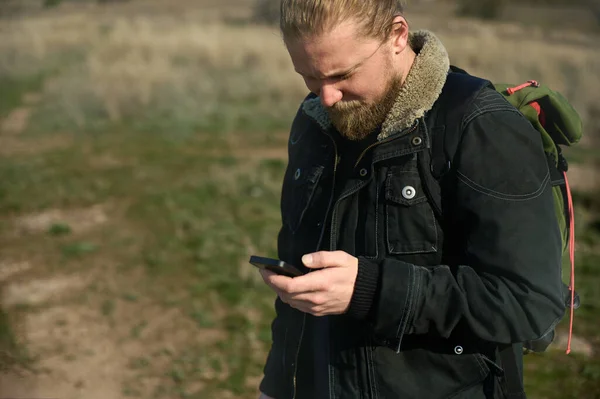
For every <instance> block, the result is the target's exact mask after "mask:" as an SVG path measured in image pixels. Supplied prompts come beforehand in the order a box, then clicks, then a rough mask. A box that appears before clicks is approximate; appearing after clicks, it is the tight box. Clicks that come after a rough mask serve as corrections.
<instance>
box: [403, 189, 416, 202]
mask: <svg viewBox="0 0 600 399" xmlns="http://www.w3.org/2000/svg"><path fill="white" fill-rule="evenodd" d="M415 195H417V190H415V188H414V187H413V186H406V187H404V188H403V189H402V196H403V197H404V198H406V199H413V198H415Z"/></svg>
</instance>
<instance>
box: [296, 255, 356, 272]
mask: <svg viewBox="0 0 600 399" xmlns="http://www.w3.org/2000/svg"><path fill="white" fill-rule="evenodd" d="M346 256H347V254H346V253H345V252H342V251H334V252H328V251H320V252H314V253H310V254H306V255H304V256H303V257H302V263H304V266H306V267H308V268H311V269H319V268H324V267H339V266H344V265H345V264H346V262H345V260H346V258H345V257H346Z"/></svg>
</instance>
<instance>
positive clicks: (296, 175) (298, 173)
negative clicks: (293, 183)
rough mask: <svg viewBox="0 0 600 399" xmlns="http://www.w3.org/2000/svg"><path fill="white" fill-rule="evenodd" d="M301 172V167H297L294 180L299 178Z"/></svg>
mask: <svg viewBox="0 0 600 399" xmlns="http://www.w3.org/2000/svg"><path fill="white" fill-rule="evenodd" d="M301 174H302V172H301V171H300V168H298V169H296V173H294V180H298V179H299V178H300V175H301Z"/></svg>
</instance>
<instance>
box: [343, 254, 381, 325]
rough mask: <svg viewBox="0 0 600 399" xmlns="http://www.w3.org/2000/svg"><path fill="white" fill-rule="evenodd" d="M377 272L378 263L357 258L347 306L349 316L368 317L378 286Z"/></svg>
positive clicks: (361, 318) (363, 318)
mask: <svg viewBox="0 0 600 399" xmlns="http://www.w3.org/2000/svg"><path fill="white" fill-rule="evenodd" d="M379 274H380V273H379V265H377V264H376V263H371V262H368V261H367V260H365V259H362V258H358V275H357V276H356V282H355V284H354V293H353V294H352V299H351V300H350V307H349V308H348V315H349V316H351V317H353V318H355V319H358V320H365V319H367V318H369V316H370V315H371V311H372V309H373V303H374V302H375V296H376V295H377V290H378V287H379Z"/></svg>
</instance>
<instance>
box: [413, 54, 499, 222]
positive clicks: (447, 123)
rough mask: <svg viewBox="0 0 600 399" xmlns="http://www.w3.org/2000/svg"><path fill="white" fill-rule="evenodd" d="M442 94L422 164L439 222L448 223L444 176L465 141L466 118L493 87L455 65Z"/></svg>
mask: <svg viewBox="0 0 600 399" xmlns="http://www.w3.org/2000/svg"><path fill="white" fill-rule="evenodd" d="M450 68H451V70H450V72H449V73H448V76H447V78H446V83H445V85H444V88H443V89H442V93H441V94H440V97H439V98H438V100H437V101H436V103H435V105H434V107H433V109H432V110H431V111H430V116H429V117H430V118H431V120H432V121H433V128H432V132H431V150H430V153H428V152H427V151H424V152H423V154H422V156H421V158H420V159H421V162H419V167H420V168H421V176H423V177H424V180H425V192H426V194H427V196H428V197H429V199H430V203H431V204H432V206H433V210H434V213H435V216H436V218H437V219H438V222H439V223H440V224H441V225H442V226H444V225H445V224H447V223H446V222H444V218H443V211H442V184H443V180H444V179H443V178H444V177H445V176H446V174H447V173H448V172H449V171H450V169H452V167H453V161H454V156H455V154H456V151H457V150H458V147H459V145H460V142H461V140H462V131H463V129H462V120H463V118H464V116H465V114H466V113H467V110H468V108H469V106H470V104H471V101H472V100H473V99H474V98H475V96H476V95H477V94H478V93H479V92H480V91H481V90H482V89H483V88H484V87H490V86H491V87H493V86H492V84H491V83H490V82H489V81H487V80H484V79H480V78H477V77H475V76H471V75H469V74H467V73H466V72H465V71H464V70H462V69H459V68H457V67H454V66H451V67H450Z"/></svg>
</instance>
